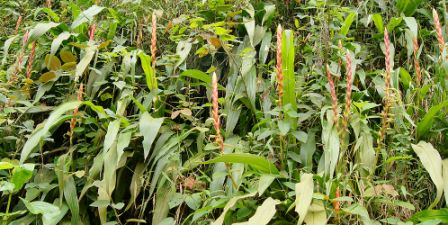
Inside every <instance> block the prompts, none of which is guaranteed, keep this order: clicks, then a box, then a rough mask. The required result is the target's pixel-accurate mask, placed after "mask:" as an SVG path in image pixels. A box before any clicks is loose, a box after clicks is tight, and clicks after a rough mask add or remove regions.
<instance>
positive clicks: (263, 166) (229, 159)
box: [203, 153, 279, 174]
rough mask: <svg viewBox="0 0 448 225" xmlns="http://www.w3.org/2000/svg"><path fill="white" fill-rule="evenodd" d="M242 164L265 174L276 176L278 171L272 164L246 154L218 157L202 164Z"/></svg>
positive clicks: (259, 157)
mask: <svg viewBox="0 0 448 225" xmlns="http://www.w3.org/2000/svg"><path fill="white" fill-rule="evenodd" d="M218 162H223V163H243V164H247V165H249V166H251V167H252V168H254V169H256V170H258V171H260V172H263V173H267V174H278V173H279V172H278V170H277V168H276V167H275V165H274V164H272V163H271V162H269V161H268V160H267V159H265V158H264V157H261V156H257V155H252V154H247V153H229V154H224V155H220V156H218V157H216V158H214V159H211V160H208V161H206V162H203V163H204V164H210V163H218Z"/></svg>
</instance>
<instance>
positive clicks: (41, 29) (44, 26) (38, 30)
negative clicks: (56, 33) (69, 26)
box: [28, 22, 59, 42]
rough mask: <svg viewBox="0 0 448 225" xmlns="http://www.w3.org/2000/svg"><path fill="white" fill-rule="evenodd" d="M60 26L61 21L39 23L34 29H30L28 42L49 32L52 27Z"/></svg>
mask: <svg viewBox="0 0 448 225" xmlns="http://www.w3.org/2000/svg"><path fill="white" fill-rule="evenodd" d="M57 26H59V23H53V22H49V23H38V24H37V25H36V26H35V27H34V28H33V29H31V31H30V36H29V38H28V42H31V41H34V40H36V39H37V38H39V37H40V36H42V35H43V34H45V33H47V31H49V30H50V29H51V28H54V27H57Z"/></svg>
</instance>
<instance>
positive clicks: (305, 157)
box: [300, 129, 316, 170]
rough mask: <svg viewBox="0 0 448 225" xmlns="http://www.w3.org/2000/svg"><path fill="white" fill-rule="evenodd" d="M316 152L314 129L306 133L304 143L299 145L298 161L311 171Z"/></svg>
mask: <svg viewBox="0 0 448 225" xmlns="http://www.w3.org/2000/svg"><path fill="white" fill-rule="evenodd" d="M315 151H316V131H315V130H314V129H312V130H310V131H309V132H308V135H307V136H306V142H305V143H304V144H302V145H300V159H301V161H302V163H303V164H304V166H305V167H306V168H308V169H309V170H311V168H312V167H313V155H314V152H315Z"/></svg>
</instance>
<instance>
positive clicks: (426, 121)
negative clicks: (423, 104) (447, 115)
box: [417, 101, 448, 138]
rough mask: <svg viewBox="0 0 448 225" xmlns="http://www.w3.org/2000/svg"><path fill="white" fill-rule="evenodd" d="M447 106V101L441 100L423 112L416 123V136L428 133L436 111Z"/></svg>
mask: <svg viewBox="0 0 448 225" xmlns="http://www.w3.org/2000/svg"><path fill="white" fill-rule="evenodd" d="M447 106H448V101H445V102H442V103H440V104H438V105H435V106H432V107H431V108H430V109H429V111H428V112H427V113H426V114H425V116H424V117H423V119H422V120H421V121H420V122H419V123H418V124H417V137H419V138H421V137H424V136H425V135H427V134H428V133H429V130H430V129H431V127H432V124H433V123H434V120H435V118H436V115H437V113H438V112H439V111H440V110H442V109H443V108H445V107H447Z"/></svg>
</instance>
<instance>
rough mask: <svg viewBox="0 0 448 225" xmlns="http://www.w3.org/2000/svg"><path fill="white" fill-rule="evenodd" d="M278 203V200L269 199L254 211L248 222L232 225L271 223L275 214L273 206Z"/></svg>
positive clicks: (263, 224) (264, 224)
mask: <svg viewBox="0 0 448 225" xmlns="http://www.w3.org/2000/svg"><path fill="white" fill-rule="evenodd" d="M278 203H279V201H278V200H275V199H273V198H271V197H269V198H267V199H266V200H264V202H263V204H261V205H260V206H259V207H258V208H257V211H255V214H254V215H253V216H252V217H251V218H250V219H249V221H247V222H243V223H234V224H233V225H266V224H268V223H269V221H271V219H272V217H274V215H275V212H276V210H275V206H276V205H277V204H278Z"/></svg>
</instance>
